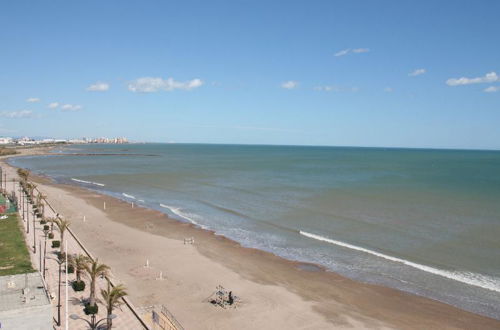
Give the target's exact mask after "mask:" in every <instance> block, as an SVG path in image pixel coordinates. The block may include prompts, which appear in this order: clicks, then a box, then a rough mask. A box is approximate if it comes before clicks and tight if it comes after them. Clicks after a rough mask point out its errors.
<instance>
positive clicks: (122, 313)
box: [7, 173, 148, 330]
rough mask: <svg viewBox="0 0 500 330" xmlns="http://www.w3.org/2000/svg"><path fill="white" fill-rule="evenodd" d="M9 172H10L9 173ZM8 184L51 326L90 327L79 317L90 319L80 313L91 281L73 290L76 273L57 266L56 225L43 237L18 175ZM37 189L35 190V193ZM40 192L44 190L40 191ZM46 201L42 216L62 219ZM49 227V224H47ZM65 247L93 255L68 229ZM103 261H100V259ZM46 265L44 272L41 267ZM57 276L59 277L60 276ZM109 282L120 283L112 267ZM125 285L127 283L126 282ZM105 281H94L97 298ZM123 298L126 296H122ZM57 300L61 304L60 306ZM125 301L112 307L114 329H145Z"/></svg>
mask: <svg viewBox="0 0 500 330" xmlns="http://www.w3.org/2000/svg"><path fill="white" fill-rule="evenodd" d="M10 174H11V175H12V173H10ZM9 179H10V180H9V182H8V183H7V191H9V192H10V191H15V192H16V195H17V196H18V203H19V214H20V216H21V219H22V223H23V227H24V232H25V239H26V243H27V245H28V248H29V251H30V257H31V261H32V264H33V266H34V268H35V269H37V270H38V271H40V272H41V273H42V275H44V280H45V284H46V288H47V291H48V292H49V295H50V296H51V301H52V314H53V318H54V329H76V330H80V329H82V330H83V329H89V328H90V327H89V325H88V323H87V322H85V321H84V320H82V319H85V320H88V321H90V316H87V315H85V313H84V312H83V308H84V304H83V301H84V300H85V299H88V298H89V296H90V283H89V280H88V279H87V278H86V277H85V276H84V277H83V280H84V281H85V282H86V287H85V290H84V291H80V292H75V291H74V290H73V288H72V287H71V282H72V281H74V280H75V279H76V275H75V273H72V274H67V273H66V272H65V267H66V265H65V264H64V263H63V264H62V265H61V269H60V265H59V262H58V258H57V252H58V251H59V248H52V241H53V240H61V237H60V233H59V232H58V230H57V229H56V228H54V230H53V233H54V239H53V240H50V239H48V238H46V234H45V233H44V231H43V225H41V224H40V222H39V219H36V218H35V216H34V212H33V207H32V206H31V205H30V204H29V203H26V200H25V198H26V195H25V194H23V193H22V190H21V189H20V185H19V183H18V181H17V180H18V178H16V180H12V176H11V177H10V178H9ZM38 192H39V191H36V193H38ZM42 193H43V191H42ZM43 203H44V204H45V217H46V218H50V217H53V218H55V217H56V216H59V217H61V218H64V214H59V215H58V213H57V210H54V209H53V208H52V206H51V205H50V204H49V203H50V202H48V201H44V202H43ZM48 225H49V226H50V223H49V224H48ZM64 248H67V250H66V251H67V254H68V255H71V254H84V255H87V256H90V257H92V258H93V256H92V255H90V253H89V252H88V251H86V249H85V248H84V246H83V244H82V243H81V242H79V241H78V239H77V238H76V236H74V235H73V233H72V232H71V229H69V230H67V231H66V233H65V234H64V243H63V251H64ZM99 262H100V263H102V262H103V261H102V260H99ZM44 267H45V271H44V269H43V268H44ZM59 276H60V278H59ZM110 279H111V282H112V283H113V284H114V285H117V284H120V281H119V279H117V278H115V277H114V276H113V274H112V269H111V276H110ZM125 286H126V285H125ZM107 287H108V283H107V280H106V279H105V278H99V279H98V281H97V283H96V297H97V298H98V299H99V298H100V297H101V293H100V292H101V289H107ZM125 299H126V298H125ZM59 302H60V306H59ZM126 302H127V304H125V303H124V304H123V305H122V306H121V307H118V308H115V309H114V310H113V314H115V315H116V318H114V319H113V328H114V329H125V330H127V329H130V330H139V329H148V327H147V326H145V325H144V324H143V323H142V322H141V320H140V319H139V318H140V317H139V316H138V315H136V314H134V311H133V309H135V308H134V307H133V306H132V304H131V302H130V301H128V300H126ZM98 305H99V312H98V314H97V315H96V321H99V320H101V319H105V318H106V307H105V306H104V305H103V304H101V303H99V300H98ZM72 314H76V315H78V316H79V317H80V318H82V319H76V320H74V319H72V318H70V317H69V316H70V315H72ZM105 324H106V320H103V321H102V322H100V323H99V325H102V327H101V326H100V327H99V329H105V328H106V327H105Z"/></svg>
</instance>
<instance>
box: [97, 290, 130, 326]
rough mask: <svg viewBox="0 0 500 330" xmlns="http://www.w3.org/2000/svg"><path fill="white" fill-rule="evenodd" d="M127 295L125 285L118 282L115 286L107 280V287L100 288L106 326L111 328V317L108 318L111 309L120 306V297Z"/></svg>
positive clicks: (111, 312) (111, 311)
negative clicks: (105, 313)
mask: <svg viewBox="0 0 500 330" xmlns="http://www.w3.org/2000/svg"><path fill="white" fill-rule="evenodd" d="M126 295H128V293H127V291H125V287H124V286H123V285H122V284H120V285H117V286H115V287H112V288H111V287H110V283H109V281H108V289H107V290H101V297H102V299H103V301H104V305H105V306H106V311H107V316H108V317H107V319H106V321H107V328H106V329H108V330H109V329H111V327H112V326H113V319H111V318H110V316H111V314H113V309H114V308H116V307H120V306H121V305H122V304H123V302H122V298H123V297H125V296H126Z"/></svg>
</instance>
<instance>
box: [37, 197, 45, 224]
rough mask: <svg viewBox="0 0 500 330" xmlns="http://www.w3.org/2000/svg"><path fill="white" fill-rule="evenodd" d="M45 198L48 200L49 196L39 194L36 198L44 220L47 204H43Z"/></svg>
mask: <svg viewBox="0 0 500 330" xmlns="http://www.w3.org/2000/svg"><path fill="white" fill-rule="evenodd" d="M45 198H47V195H44V194H42V193H38V195H37V196H36V206H37V207H38V210H39V211H40V214H41V215H42V218H43V217H44V216H45V204H43V200H44V199H45Z"/></svg>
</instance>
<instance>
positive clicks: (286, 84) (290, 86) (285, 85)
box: [281, 80, 299, 89]
mask: <svg viewBox="0 0 500 330" xmlns="http://www.w3.org/2000/svg"><path fill="white" fill-rule="evenodd" d="M297 87H299V82H298V81H295V80H288V81H285V82H284V83H282V84H281V88H285V89H294V88H297Z"/></svg>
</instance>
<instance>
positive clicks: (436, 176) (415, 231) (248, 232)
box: [12, 144, 500, 319]
mask: <svg viewBox="0 0 500 330" xmlns="http://www.w3.org/2000/svg"><path fill="white" fill-rule="evenodd" d="M61 152H63V153H68V152H77V153H78V152H81V153H104V154H108V155H101V156H99V155H95V156H62V157H61V156H42V157H40V156H38V157H23V158H16V159H13V160H12V163H13V164H14V165H17V166H21V167H26V168H30V169H31V170H33V171H35V172H39V173H43V174H45V175H49V176H51V177H53V178H54V179H55V180H57V181H59V182H65V183H73V184H78V185H82V186H85V187H87V188H90V189H94V190H97V191H101V192H105V193H108V194H111V195H113V196H116V197H119V198H122V199H125V200H129V201H134V202H135V203H139V204H143V205H145V206H148V207H151V208H155V209H157V210H161V211H163V212H165V213H167V214H169V215H171V216H173V217H176V218H177V219H179V220H180V221H188V222H192V223H194V224H196V225H198V226H201V227H203V228H208V229H213V230H215V231H216V232H217V233H218V234H221V235H225V236H227V237H229V238H232V239H234V240H236V241H238V242H240V243H241V244H243V245H244V246H249V247H255V248H259V249H263V250H266V251H270V252H273V253H276V254H278V255H280V256H283V257H286V258H289V259H293V260H301V261H308V262H314V263H317V264H321V265H323V266H325V267H327V268H329V269H331V270H334V271H336V272H339V273H341V274H344V275H346V276H349V277H351V278H354V279H357V280H361V281H365V282H371V283H378V284H382V285H386V286H390V287H395V288H398V289H401V290H405V291H408V292H412V293H416V294H419V295H424V296H428V297H431V298H434V299H438V300H441V301H444V302H447V303H450V304H453V305H456V306H459V307H461V308H464V309H467V310H471V311H474V312H478V313H481V314H485V315H489V316H492V317H495V318H498V319H500V239H499V238H500V152H494V151H458V150H457V151H453V150H405V149H375V148H333V147H282V146H237V145H188V144H185V145H184V144H143V145H88V146H71V147H67V148H63V149H62V150H61ZM116 153H120V154H128V156H122V155H111V154H116Z"/></svg>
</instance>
